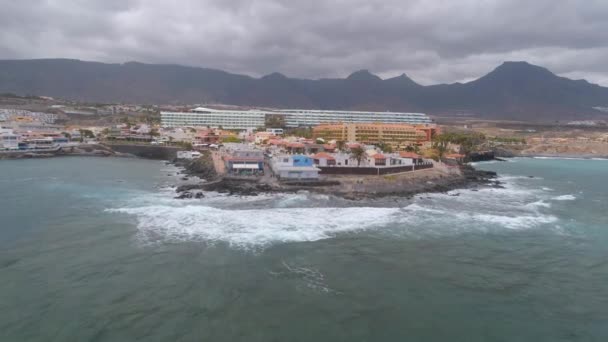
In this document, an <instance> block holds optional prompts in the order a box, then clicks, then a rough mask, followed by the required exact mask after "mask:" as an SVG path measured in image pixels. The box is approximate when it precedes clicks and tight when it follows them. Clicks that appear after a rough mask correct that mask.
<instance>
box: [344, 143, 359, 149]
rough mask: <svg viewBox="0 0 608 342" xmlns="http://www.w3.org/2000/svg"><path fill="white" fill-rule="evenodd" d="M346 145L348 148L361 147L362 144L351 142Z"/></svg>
mask: <svg viewBox="0 0 608 342" xmlns="http://www.w3.org/2000/svg"><path fill="white" fill-rule="evenodd" d="M346 146H347V147H348V148H355V147H361V144H359V143H350V144H346Z"/></svg>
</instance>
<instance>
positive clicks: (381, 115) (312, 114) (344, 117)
mask: <svg viewBox="0 0 608 342" xmlns="http://www.w3.org/2000/svg"><path fill="white" fill-rule="evenodd" d="M278 112H280V114H284V115H285V124H286V126H287V127H300V126H316V125H319V124H323V123H335V122H344V123H353V122H381V123H406V124H413V125H422V124H430V123H432V122H433V121H432V120H431V118H429V117H428V115H426V114H423V113H400V112H360V111H344V110H311V109H285V110H279V111H278Z"/></svg>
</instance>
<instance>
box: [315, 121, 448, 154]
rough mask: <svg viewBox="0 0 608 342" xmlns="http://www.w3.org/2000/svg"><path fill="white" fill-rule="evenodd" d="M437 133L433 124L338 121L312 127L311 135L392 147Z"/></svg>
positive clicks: (326, 138)
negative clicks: (337, 122)
mask: <svg viewBox="0 0 608 342" xmlns="http://www.w3.org/2000/svg"><path fill="white" fill-rule="evenodd" d="M436 133H437V128H436V127H435V126H434V125H433V126H431V125H410V124H393V123H388V124H386V123H339V124H323V125H318V126H315V127H313V137H314V138H322V139H325V140H326V141H330V140H337V141H345V142H358V143H363V144H369V145H377V144H379V143H384V144H387V145H390V146H391V147H392V148H394V149H402V148H405V147H407V146H408V145H414V144H421V143H423V142H427V141H430V140H431V139H432V137H433V135H435V134H436Z"/></svg>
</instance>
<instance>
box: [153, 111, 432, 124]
mask: <svg viewBox="0 0 608 342" xmlns="http://www.w3.org/2000/svg"><path fill="white" fill-rule="evenodd" d="M267 115H272V116H277V115H279V116H283V117H284V118H285V125H286V126H287V127H300V126H316V125H319V124H323V123H335V122H344V123H352V122H381V123H407V124H430V123H432V120H431V119H430V118H429V117H428V116H427V115H426V114H422V113H399V112H360V111H340V110H309V109H277V110H266V111H262V110H219V109H210V108H203V107H199V108H196V109H193V110H192V111H190V112H161V113H160V117H161V124H162V126H163V127H181V126H195V127H206V126H210V127H222V128H224V129H250V128H258V127H264V125H265V122H266V116H267Z"/></svg>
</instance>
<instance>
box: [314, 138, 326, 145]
mask: <svg viewBox="0 0 608 342" xmlns="http://www.w3.org/2000/svg"><path fill="white" fill-rule="evenodd" d="M315 143H317V144H325V139H323V138H317V139H316V140H315Z"/></svg>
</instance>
